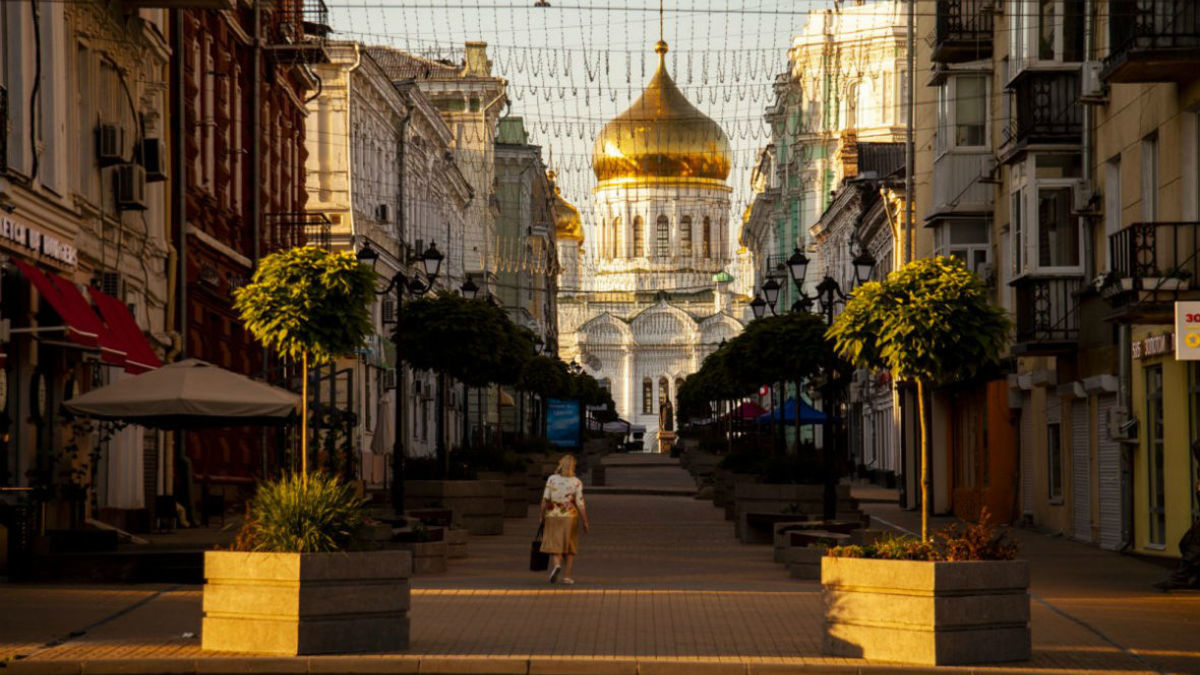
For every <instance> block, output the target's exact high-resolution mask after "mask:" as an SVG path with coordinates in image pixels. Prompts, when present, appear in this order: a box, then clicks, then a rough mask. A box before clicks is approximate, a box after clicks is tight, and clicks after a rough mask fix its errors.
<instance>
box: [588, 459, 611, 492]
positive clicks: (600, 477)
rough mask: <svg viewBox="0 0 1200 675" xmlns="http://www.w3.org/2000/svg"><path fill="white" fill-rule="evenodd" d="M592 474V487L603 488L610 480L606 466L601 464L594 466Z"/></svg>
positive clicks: (597, 463)
mask: <svg viewBox="0 0 1200 675" xmlns="http://www.w3.org/2000/svg"><path fill="white" fill-rule="evenodd" d="M591 474H592V476H591V477H592V485H594V486H597V487H603V486H604V483H605V481H607V480H608V470H607V469H605V468H604V465H603V464H601V463H599V462H596V463H595V464H593V465H592V471H591Z"/></svg>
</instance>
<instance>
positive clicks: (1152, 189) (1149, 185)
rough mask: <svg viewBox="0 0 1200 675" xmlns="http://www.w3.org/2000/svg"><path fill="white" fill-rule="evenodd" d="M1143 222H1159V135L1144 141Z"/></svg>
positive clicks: (1151, 136)
mask: <svg viewBox="0 0 1200 675" xmlns="http://www.w3.org/2000/svg"><path fill="white" fill-rule="evenodd" d="M1142 220H1143V221H1145V222H1147V223H1153V222H1155V221H1157V220H1158V135H1157V134H1152V135H1150V136H1147V137H1146V138H1144V139H1142Z"/></svg>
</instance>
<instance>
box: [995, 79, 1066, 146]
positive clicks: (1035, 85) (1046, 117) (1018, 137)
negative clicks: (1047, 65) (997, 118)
mask: <svg viewBox="0 0 1200 675" xmlns="http://www.w3.org/2000/svg"><path fill="white" fill-rule="evenodd" d="M1079 77H1080V75H1079V69H1078V67H1076V68H1072V69H1070V70H1065V69H1064V70H1028V69H1027V70H1024V71H1022V72H1021V74H1020V75H1019V76H1018V77H1017V78H1016V79H1015V80H1014V81H1013V82H1012V84H1011V85H1010V87H1011V89H1012V91H1013V94H1014V96H1015V97H1016V109H1015V113H1016V114H1015V116H1014V118H1013V120H1012V122H1011V123H1010V125H1009V126H1008V127H1007V128H1006V129H1005V130H1004V146H1005V147H1004V154H1005V156H1006V157H1012V156H1013V154H1014V153H1015V152H1017V151H1020V150H1025V149H1029V148H1031V147H1032V146H1043V147H1045V146H1050V147H1062V146H1078V145H1080V144H1081V143H1082V142H1083V105H1082V104H1081V103H1080V101H1079V95H1080V89H1079V87H1080V81H1079Z"/></svg>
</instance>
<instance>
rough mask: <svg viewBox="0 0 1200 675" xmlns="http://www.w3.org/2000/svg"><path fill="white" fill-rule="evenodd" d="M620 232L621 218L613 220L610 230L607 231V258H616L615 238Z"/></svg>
mask: <svg viewBox="0 0 1200 675" xmlns="http://www.w3.org/2000/svg"><path fill="white" fill-rule="evenodd" d="M620 231H621V216H617V217H616V218H613V222H612V228H611V229H610V230H609V233H608V234H609V236H608V257H609V258H616V257H617V236H618V234H619V233H620Z"/></svg>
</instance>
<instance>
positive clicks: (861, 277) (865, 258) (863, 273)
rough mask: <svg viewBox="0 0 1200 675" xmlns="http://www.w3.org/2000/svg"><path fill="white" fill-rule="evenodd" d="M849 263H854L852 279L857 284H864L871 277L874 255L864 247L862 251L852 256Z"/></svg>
mask: <svg viewBox="0 0 1200 675" xmlns="http://www.w3.org/2000/svg"><path fill="white" fill-rule="evenodd" d="M851 264H852V265H854V280H855V281H857V282H858V283H859V284H865V283H867V281H868V280H869V279H870V278H871V270H873V269H874V268H875V256H873V255H871V252H870V251H868V250H867V249H865V248H864V249H862V253H859V254H858V255H856V256H854V260H852V261H851Z"/></svg>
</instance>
